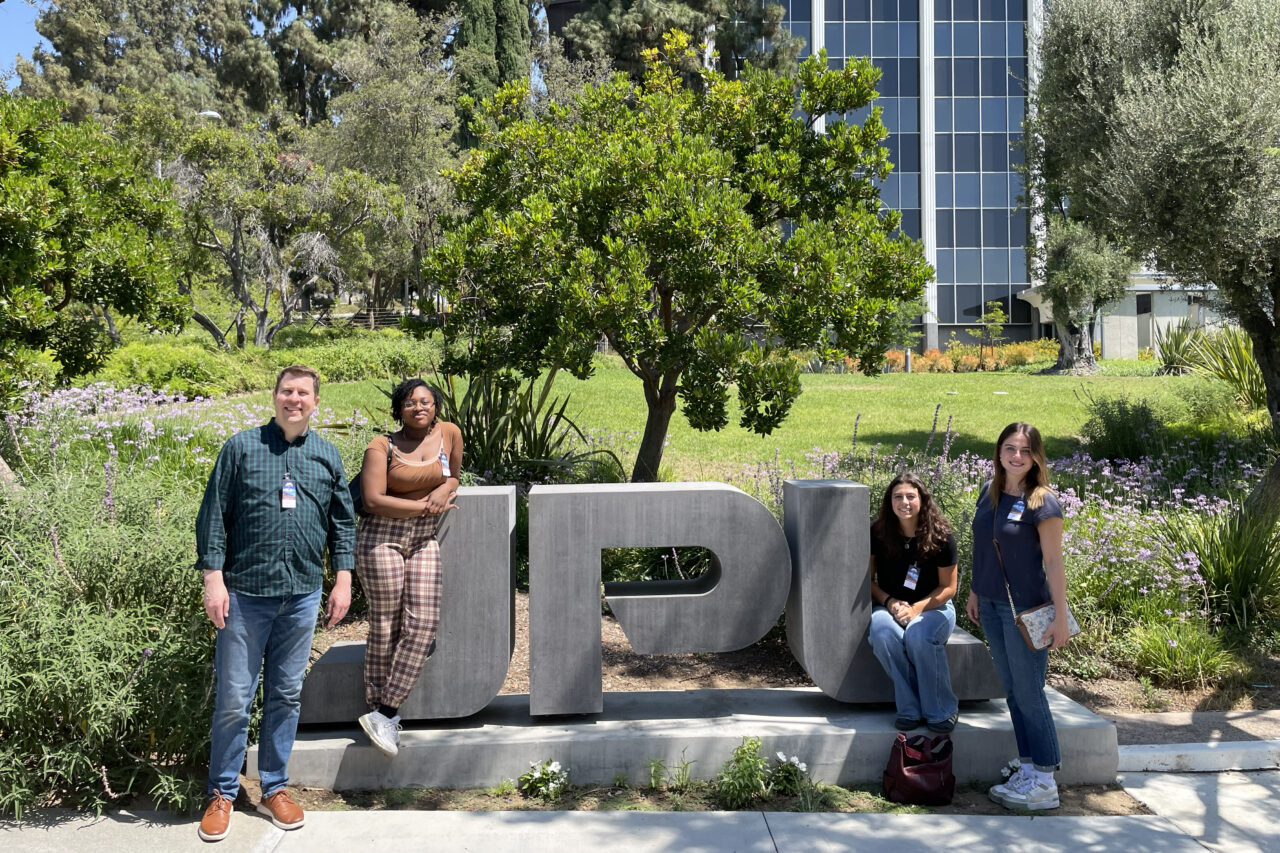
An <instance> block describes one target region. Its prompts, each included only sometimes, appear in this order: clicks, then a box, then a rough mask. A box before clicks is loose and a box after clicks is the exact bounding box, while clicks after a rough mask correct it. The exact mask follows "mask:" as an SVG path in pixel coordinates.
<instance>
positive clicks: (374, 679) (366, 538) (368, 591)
mask: <svg viewBox="0 0 1280 853" xmlns="http://www.w3.org/2000/svg"><path fill="white" fill-rule="evenodd" d="M439 520H440V517H439V516H435V515H427V516H422V517H420V518H385V517H383V516H379V515H368V516H365V517H364V519H363V520H361V522H360V529H359V531H358V532H357V533H356V573H357V574H358V575H359V576H360V584H361V585H362V586H363V587H364V594H365V597H366V598H367V599H368V600H369V637H368V640H367V642H366V645H365V652H364V694H365V701H367V702H368V703H369V707H370V708H376V707H377V706H378V705H379V704H385V705H390V706H391V707H393V708H399V707H400V706H401V705H402V704H404V701H405V699H407V698H408V697H409V691H411V690H412V689H413V686H414V684H416V683H417V681H418V675H419V674H420V673H421V672H422V666H423V664H425V663H426V661H427V652H428V651H430V649H431V642H432V640H434V639H435V636H436V626H437V625H438V624H439V623H440V589H441V581H440V545H439V543H438V542H436V525H437V524H438V523H439Z"/></svg>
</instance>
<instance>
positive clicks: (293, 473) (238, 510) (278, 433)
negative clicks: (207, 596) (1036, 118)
mask: <svg viewBox="0 0 1280 853" xmlns="http://www.w3.org/2000/svg"><path fill="white" fill-rule="evenodd" d="M286 473H287V474H288V475H289V477H290V479H292V480H293V481H294V482H295V483H296V484H297V492H298V505H297V506H296V507H293V508H291V509H285V508H284V507H283V506H282V504H281V488H282V486H283V484H284V478H285V474H286ZM326 545H327V546H328V548H329V560H330V562H331V563H332V565H333V568H334V569H336V570H338V571H350V570H351V568H352V567H353V566H354V565H355V554H354V551H355V513H354V512H353V510H352V507H351V494H350V492H349V491H348V490H347V477H346V474H345V473H344V472H343V470H342V458H341V457H340V456H339V455H338V450H337V448H335V447H334V446H333V445H332V444H330V443H329V442H327V441H325V440H324V439H323V438H321V437H320V436H318V435H316V434H315V433H314V432H312V431H311V430H308V431H307V432H304V433H303V434H302V435H300V436H298V437H297V438H296V439H294V440H293V441H292V442H288V441H285V437H284V432H283V431H282V430H281V429H280V426H279V425H278V424H277V423H276V422H275V421H274V420H272V421H270V422H268V423H267V424H265V425H264V426H260V427H257V428H255V429H248V430H245V431H244V432H239V433H236V434H235V435H233V436H232V437H231V438H229V439H227V443H226V444H224V445H223V446H222V450H221V452H219V453H218V461H217V462H216V463H214V466H213V473H212V474H210V475H209V484H208V485H207V486H206V487H205V490H204V500H203V501H202V502H201V503H200V512H199V513H198V514H197V515H196V554H197V559H196V568H198V569H202V570H209V569H221V570H222V573H223V579H224V581H225V582H226V585H227V589H230V590H235V591H237V592H240V593H244V594H245V595H270V596H287V595H304V594H307V593H311V592H315V591H316V590H317V589H319V588H320V584H321V580H322V578H323V575H324V549H325V546H326Z"/></svg>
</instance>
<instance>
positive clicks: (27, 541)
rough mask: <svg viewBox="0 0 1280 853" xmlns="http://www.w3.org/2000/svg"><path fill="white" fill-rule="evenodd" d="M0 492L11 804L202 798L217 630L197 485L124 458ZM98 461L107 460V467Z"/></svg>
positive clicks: (2, 771)
mask: <svg viewBox="0 0 1280 853" xmlns="http://www.w3.org/2000/svg"><path fill="white" fill-rule="evenodd" d="M115 465H116V461H115V460H112V459H110V458H108V460H107V462H106V466H107V467H106V469H105V471H104V473H103V474H100V475H99V476H98V477H96V478H91V477H89V476H85V475H84V474H81V473H78V472H76V471H74V470H70V471H69V470H62V471H57V472H53V473H52V474H50V475H49V476H47V477H44V478H28V481H27V483H26V487H25V491H24V492H22V493H17V492H13V491H4V493H3V496H2V497H0V539H3V540H4V541H5V542H7V543H9V547H7V548H5V549H4V550H3V551H0V589H2V590H3V595H0V600H3V605H2V608H3V612H0V719H3V720H4V723H3V737H0V809H2V810H3V811H4V812H7V813H9V814H12V815H14V816H15V817H21V815H22V813H23V811H25V810H26V809H29V808H31V807H34V806H38V805H44V804H48V803H51V802H57V803H59V804H62V805H66V806H70V807H75V808H86V809H94V810H100V809H102V808H103V807H105V806H107V805H110V804H112V803H115V802H118V801H119V800H120V799H121V798H123V797H125V796H128V795H136V794H149V795H150V796H152V797H153V798H154V799H155V801H156V802H157V803H158V804H159V805H160V806H162V807H169V808H173V809H175V810H187V809H190V808H192V807H193V806H195V805H197V804H198V803H199V800H200V799H201V798H202V797H203V796H204V782H203V780H202V779H199V778H196V777H195V776H194V774H193V773H192V772H191V770H192V768H193V767H195V766H198V765H202V764H204V763H205V761H206V760H207V749H208V731H209V713H210V710H211V679H210V669H211V658H212V653H213V642H212V638H211V635H212V629H211V626H210V624H209V622H208V620H207V619H206V618H205V616H204V612H203V610H202V608H201V603H200V602H201V592H200V579H199V575H198V573H197V572H194V571H192V569H191V550H190V549H191V543H190V539H191V523H192V519H193V518H194V517H195V512H196V508H197V504H198V500H199V484H198V482H192V481H191V480H190V479H187V478H174V477H171V476H163V475H160V474H159V472H158V471H156V472H150V473H149V472H147V471H146V470H145V469H143V467H142V466H141V465H138V466H135V467H133V468H131V469H125V470H123V471H122V470H119V469H117V468H116V467H115ZM99 470H100V471H102V470H103V469H99Z"/></svg>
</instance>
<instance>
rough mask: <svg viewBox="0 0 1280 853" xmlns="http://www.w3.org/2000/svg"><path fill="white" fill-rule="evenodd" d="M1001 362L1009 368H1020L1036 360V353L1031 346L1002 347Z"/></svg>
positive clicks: (1014, 345)
mask: <svg viewBox="0 0 1280 853" xmlns="http://www.w3.org/2000/svg"><path fill="white" fill-rule="evenodd" d="M1000 360H1001V361H1002V362H1003V363H1004V364H1005V366H1007V367H1020V366H1022V365H1024V364H1030V363H1031V362H1033V361H1035V360H1036V351H1035V349H1034V348H1033V347H1032V346H1031V345H1030V344H1022V343H1018V344H1006V345H1004V346H1003V347H1000Z"/></svg>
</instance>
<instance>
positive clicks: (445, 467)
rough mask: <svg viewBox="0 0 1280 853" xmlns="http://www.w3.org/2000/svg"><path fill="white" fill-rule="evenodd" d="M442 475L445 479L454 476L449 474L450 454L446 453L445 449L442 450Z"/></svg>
mask: <svg viewBox="0 0 1280 853" xmlns="http://www.w3.org/2000/svg"><path fill="white" fill-rule="evenodd" d="M440 473H441V474H444V475H445V477H451V476H453V475H452V474H450V473H449V454H447V453H445V452H444V448H443V447H442V448H440Z"/></svg>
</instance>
